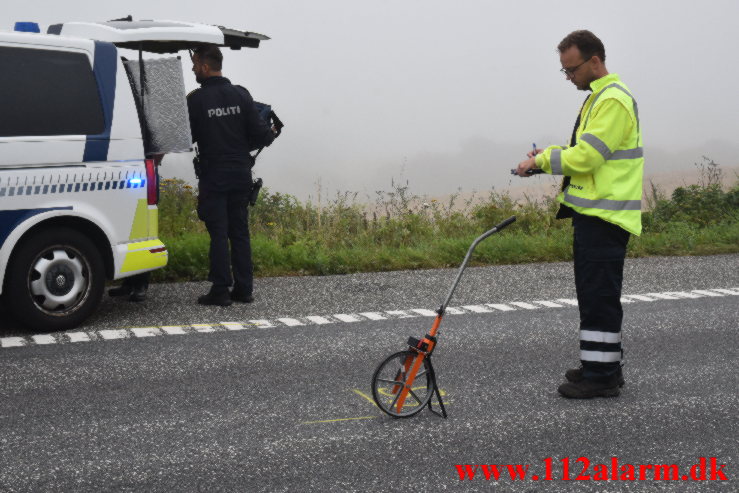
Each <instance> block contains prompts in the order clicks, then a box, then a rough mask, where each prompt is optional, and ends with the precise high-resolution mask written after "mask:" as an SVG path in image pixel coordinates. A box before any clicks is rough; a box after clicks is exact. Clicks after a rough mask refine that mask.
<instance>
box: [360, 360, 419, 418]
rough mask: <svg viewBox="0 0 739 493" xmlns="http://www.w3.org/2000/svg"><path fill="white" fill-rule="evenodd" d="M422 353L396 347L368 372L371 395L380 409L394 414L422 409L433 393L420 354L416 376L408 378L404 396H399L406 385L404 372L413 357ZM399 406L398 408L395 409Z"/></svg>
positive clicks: (407, 370)
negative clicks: (409, 380)
mask: <svg viewBox="0 0 739 493" xmlns="http://www.w3.org/2000/svg"><path fill="white" fill-rule="evenodd" d="M422 357H423V355H421V354H419V353H417V352H415V351H410V350H406V351H399V352H397V353H395V354H392V355H390V356H389V357H388V358H387V359H385V361H383V362H382V363H380V366H378V367H377V370H375V374H374V375H372V397H373V398H374V399H375V402H376V403H377V405H378V406H379V407H380V409H382V410H383V411H384V412H386V413H387V414H389V415H390V416H393V417H395V418H408V417H410V416H414V415H416V414H418V413H419V412H421V410H423V408H424V406H426V405H427V404H428V403H429V401H430V400H431V397H432V396H433V394H434V382H433V370H432V369H431V366H430V362H429V360H428V359H427V358H424V360H423V365H422V366H421V367H420V368H419V369H418V373H416V377H415V378H414V379H413V381H412V382H410V384H411V386H410V388H409V390H408V392H407V393H406V396H405V400H404V401H403V402H400V403H399V401H400V400H401V394H402V393H403V392H402V391H403V389H404V388H406V387H408V384H407V383H408V374H409V373H410V370H411V368H412V367H413V363H414V361H415V359H416V358H422ZM398 408H400V409H398Z"/></svg>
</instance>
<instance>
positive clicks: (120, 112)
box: [0, 17, 268, 330]
mask: <svg viewBox="0 0 739 493" xmlns="http://www.w3.org/2000/svg"><path fill="white" fill-rule="evenodd" d="M263 39H268V38H267V37H266V36H262V35H259V34H255V33H247V32H241V31H235V30H229V29H224V28H220V27H216V26H207V25H200V24H191V23H184V22H173V21H138V22H135V21H132V20H131V18H130V17H129V18H128V19H122V20H118V21H110V22H100V23H82V22H75V23H66V24H57V25H53V26H50V27H49V29H48V33H47V34H40V33H29V32H0V61H1V62H2V65H3V70H2V75H0V99H1V100H2V104H0V107H1V108H2V110H0V295H1V296H2V298H3V301H4V302H5V303H6V305H7V307H8V308H9V309H10V310H11V311H12V312H13V314H14V315H15V316H16V317H17V318H18V320H19V321H20V322H22V323H24V324H25V325H27V326H29V327H31V328H34V329H39V330H64V329H68V328H72V327H74V326H76V325H79V324H80V323H81V322H82V321H83V320H85V319H86V318H87V317H88V316H89V315H90V314H91V313H92V312H93V310H95V308H96V306H97V305H98V303H99V302H100V299H101V296H102V294H103V291H104V283H105V280H106V279H109V280H110V279H120V278H123V277H127V276H131V275H134V274H138V273H142V272H146V271H151V270H154V269H157V268H161V267H164V266H165V265H166V263H167V249H166V247H165V246H164V244H163V243H162V242H161V241H160V240H159V239H158V238H157V236H158V232H157V221H158V216H157V201H158V190H157V178H156V169H155V162H154V159H153V154H154V152H157V153H162V152H167V149H159V150H155V149H154V150H153V144H152V142H151V141H152V135H151V134H152V130H151V128H149V127H148V124H147V120H146V117H145V115H144V114H143V110H142V106H144V107H145V105H146V101H147V100H146V98H144V103H142V101H141V100H140V98H139V92H137V90H136V88H135V85H134V84H133V80H132V74H131V71H130V67H129V68H128V72H127V69H126V66H125V65H124V64H125V63H127V62H126V60H125V58H123V57H122V51H121V50H123V49H135V50H137V51H138V61H139V62H140V63H141V72H143V67H144V65H143V63H144V59H143V54H144V53H176V52H177V51H179V50H184V49H191V48H194V47H195V46H197V45H198V44H202V43H213V44H216V45H219V46H228V47H231V48H233V49H240V48H241V47H253V48H256V47H258V46H259V42H260V41H261V40H263ZM133 53H134V55H136V54H137V53H136V52H133ZM135 62H136V60H135V56H134V63H135ZM179 72H180V78H181V69H179ZM136 77H141V81H142V82H144V75H142V74H141V73H139V74H138V75H137V76H136ZM139 87H141V86H139ZM132 89H133V90H132ZM176 90H177V92H178V93H179V92H182V94H181V95H180V94H178V93H177V94H175V96H176V98H178V99H179V98H181V100H182V102H183V103H184V98H185V95H184V85H182V87H181V89H180V88H179V87H177V88H176ZM141 93H143V94H146V91H145V90H144V91H141ZM174 119H175V120H177V121H174V124H173V126H174V127H180V128H179V130H180V134H182V133H183V132H182V130H183V128H182V126H183V125H184V126H186V135H187V139H188V140H187V144H186V147H188V148H189V146H190V145H191V142H190V141H189V126H188V123H187V118H186V108H185V117H184V121H182V116H181V112H180V114H179V116H175V117H174ZM170 123H172V122H170ZM142 129H143V130H142ZM185 150H187V149H185ZM170 151H171V149H170Z"/></svg>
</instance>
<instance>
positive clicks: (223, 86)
mask: <svg viewBox="0 0 739 493" xmlns="http://www.w3.org/2000/svg"><path fill="white" fill-rule="evenodd" d="M187 109H188V112H189V113H190V129H191V131H192V140H193V142H197V144H198V152H199V153H200V160H201V162H202V163H203V165H204V166H208V165H217V164H225V165H241V164H243V165H246V166H252V165H253V164H254V160H253V158H252V157H251V155H250V154H249V152H250V151H253V150H255V149H259V148H261V147H264V146H268V145H270V144H271V143H272V141H273V140H275V134H274V132H272V127H271V126H270V124H269V123H268V122H265V121H264V120H263V119H262V117H261V116H260V115H259V113H258V112H257V109H256V107H255V106H254V100H253V99H252V97H251V94H249V91H247V90H246V89H245V88H243V87H241V86H235V85H233V84H231V81H229V80H228V79H227V78H225V77H210V78H208V79H206V80H205V81H204V82H203V83H202V84H201V85H200V89H196V90H194V91H193V92H191V93H190V94H188V95H187Z"/></svg>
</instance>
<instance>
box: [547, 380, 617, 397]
mask: <svg viewBox="0 0 739 493" xmlns="http://www.w3.org/2000/svg"><path fill="white" fill-rule="evenodd" d="M557 391H558V392H559V393H560V394H561V395H562V396H563V397H567V398H568V399H592V398H593V397H618V395H619V394H620V393H621V391H620V390H619V388H618V379H617V378H615V377H614V378H611V379H607V380H603V381H598V380H589V379H587V378H583V379H582V380H580V381H579V382H577V383H574V382H565V383H563V384H562V385H560V386H559V388H558V389H557Z"/></svg>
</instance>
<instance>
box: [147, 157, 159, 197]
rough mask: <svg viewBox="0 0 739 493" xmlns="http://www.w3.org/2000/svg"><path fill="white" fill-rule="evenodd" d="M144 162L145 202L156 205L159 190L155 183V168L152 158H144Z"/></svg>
mask: <svg viewBox="0 0 739 493" xmlns="http://www.w3.org/2000/svg"><path fill="white" fill-rule="evenodd" d="M144 162H145V163H146V202H147V203H148V204H149V205H157V203H158V202H159V190H158V188H159V187H158V186H157V185H158V184H157V170H156V165H155V164H154V160H153V159H145V160H144Z"/></svg>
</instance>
